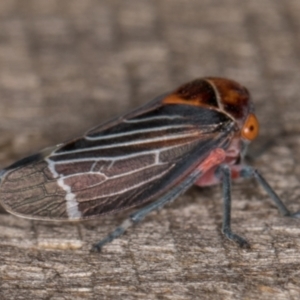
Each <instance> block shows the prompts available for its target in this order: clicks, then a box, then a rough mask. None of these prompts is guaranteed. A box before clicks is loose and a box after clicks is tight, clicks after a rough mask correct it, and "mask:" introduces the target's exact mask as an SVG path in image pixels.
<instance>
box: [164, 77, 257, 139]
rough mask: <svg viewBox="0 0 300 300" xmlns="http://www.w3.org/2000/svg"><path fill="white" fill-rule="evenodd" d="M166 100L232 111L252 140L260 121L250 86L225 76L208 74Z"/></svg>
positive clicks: (244, 137) (227, 111) (224, 111)
mask: <svg viewBox="0 0 300 300" xmlns="http://www.w3.org/2000/svg"><path fill="white" fill-rule="evenodd" d="M163 103H165V104H186V105H194V106H204V107H207V108H208V109H217V110H219V111H222V112H223V113H225V114H227V115H229V116H230V117H231V118H232V119H233V120H234V121H235V122H236V123H237V124H238V126H239V129H240V134H241V137H242V138H243V139H245V140H248V141H252V140H254V139H255V138H256V137H257V135H258V130H259V124H258V120H257V118H256V116H255V114H254V107H253V103H252V101H251V98H250V94H249V92H248V90H247V89H246V88H245V87H243V86H242V85H240V84H239V83H237V82H235V81H233V80H230V79H225V78H216V77H207V78H202V79H196V80H194V81H191V82H188V83H186V84H184V85H182V86H180V87H179V88H178V89H177V90H175V91H174V92H173V93H171V94H169V95H168V96H166V98H165V99H164V100H163Z"/></svg>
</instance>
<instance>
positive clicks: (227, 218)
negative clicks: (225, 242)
mask: <svg viewBox="0 0 300 300" xmlns="http://www.w3.org/2000/svg"><path fill="white" fill-rule="evenodd" d="M218 171H219V172H221V174H220V175H221V180H222V184H223V191H222V192H223V225H222V232H223V234H224V235H225V236H226V237H227V238H228V239H229V240H231V241H234V242H236V243H237V244H238V245H239V246H240V247H242V248H249V247H250V245H249V243H248V242H247V241H246V240H245V239H244V238H242V237H240V236H239V235H237V234H235V233H233V232H232V230H231V170H230V168H229V166H228V165H222V166H220V167H219V169H218Z"/></svg>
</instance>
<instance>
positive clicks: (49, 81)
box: [0, 0, 300, 300]
mask: <svg viewBox="0 0 300 300" xmlns="http://www.w3.org/2000/svg"><path fill="white" fill-rule="evenodd" d="M0 28H1V30H0V165H1V167H4V166H6V165H8V164H10V163H12V162H13V161H15V160H16V159H19V158H22V157H24V156H26V155H28V154H31V153H34V152H36V151H38V150H40V149H42V148H43V147H46V146H50V145H53V144H55V143H59V142H61V141H64V140H66V139H68V138H71V137H73V136H76V135H78V134H81V133H83V132H84V131H85V130H87V129H88V128H89V127H90V126H93V125H96V124H98V123H101V122H102V121H104V120H107V119H108V118H110V117H112V116H115V115H116V114H119V113H122V112H125V111H127V110H129V109H131V108H133V107H135V106H136V105H137V104H141V103H144V102H146V101H148V100H150V99H151V98H153V97H154V96H157V95H159V94H161V93H163V92H165V91H168V90H169V89H170V88H173V87H176V86H177V85H178V84H180V83H183V82H186V81H189V80H191V79H193V78H195V77H201V76H206V75H215V76H224V77H229V78H232V79H236V80H238V81H240V82H241V83H243V84H244V85H246V86H247V87H248V88H249V90H250V91H251V93H252V95H253V99H254V102H255V104H256V111H257V115H258V118H259V119H260V123H261V133H260V138H259V139H258V140H257V141H256V142H255V145H254V148H252V150H253V151H254V152H257V151H259V150H260V149H262V148H264V145H265V143H266V142H268V141H271V142H272V144H271V146H270V147H268V148H267V149H266V151H264V152H263V153H262V155H261V156H259V157H258V158H257V159H256V160H255V162H254V163H253V164H254V165H255V166H256V167H257V168H259V169H260V170H261V172H262V173H263V174H264V175H265V177H266V178H267V179H268V180H269V182H270V184H271V185H272V186H273V187H274V188H275V189H276V191H277V192H278V194H279V195H280V196H281V197H282V198H283V199H284V201H285V203H286V204H287V205H288V207H289V208H291V209H292V210H294V211H296V210H297V209H300V201H299V195H300V187H299V179H300V164H299V160H300V126H299V124H300V123H299V111H300V84H299V82H300V68H299V66H300V1H299V0H287V1H274V0H261V1H243V5H242V6H241V1H239V0H227V1H225V0H224V1H219V0H218V1H217V0H214V1H212V0H204V1H199V0H189V1H183V0H172V1H171V0H157V1H154V0H152V1H146V0H127V1H122V0H113V1H104V0H101V1H99V0H98V1H96V0H72V1H65V0H47V1H40V0H31V1H29V0H15V1H5V0H1V1H0ZM127 215H128V213H126V212H125V213H124V214H121V215H117V216H111V217H110V216H107V217H105V218H104V217H102V218H100V219H99V220H97V221H93V222H85V223H78V224H68V223H65V224H53V223H43V222H37V221H35V222H34V221H31V220H24V219H20V218H17V217H15V216H11V215H8V214H5V213H4V212H3V213H1V215H0V299H51V300H52V299H172V300H178V299H182V300H185V299H299V298H300V220H299V221H295V220H290V219H286V218H283V217H281V216H279V213H278V212H277V210H276V209H275V208H274V206H273V205H272V204H271V203H270V201H269V200H268V197H267V196H266V194H265V193H264V192H263V191H262V190H261V189H260V188H259V187H258V186H257V185H256V184H255V183H254V182H252V181H251V180H250V181H244V182H242V183H237V184H235V185H234V187H233V212H232V226H233V229H234V230H236V232H238V233H239V234H240V235H242V236H244V237H246V238H247V239H248V240H249V242H250V243H251V246H252V248H251V249H250V250H243V249H239V248H238V247H237V246H236V245H234V244H232V243H231V242H229V241H227V240H225V239H224V238H223V237H222V235H221V233H220V227H221V216H222V205H221V192H220V188H219V187H213V188H206V189H198V188H193V189H191V190H190V191H189V192H188V193H187V194H185V195H184V196H182V197H181V198H180V199H178V200H177V201H176V202H174V203H173V204H172V205H170V206H168V207H167V208H165V209H163V210H162V211H160V212H158V213H152V214H151V215H150V216H149V217H147V218H146V220H145V221H144V222H143V223H141V224H140V225H139V226H137V227H135V228H132V229H131V230H129V231H128V233H127V234H126V235H124V236H123V237H122V238H120V239H118V240H116V241H114V242H113V243H112V244H110V245H108V246H107V247H105V248H104V249H103V252H102V253H101V254H90V253H89V247H90V245H91V243H93V242H95V241H97V240H99V239H101V238H102V237H104V236H105V235H106V233H108V232H109V231H110V230H112V229H114V227H115V226H117V225H118V224H119V223H120V222H121V221H122V220H123V219H124V218H125V217H126V216H127Z"/></svg>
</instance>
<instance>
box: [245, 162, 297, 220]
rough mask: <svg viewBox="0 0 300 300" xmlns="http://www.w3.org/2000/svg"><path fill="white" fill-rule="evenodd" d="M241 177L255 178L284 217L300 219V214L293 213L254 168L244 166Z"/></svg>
mask: <svg viewBox="0 0 300 300" xmlns="http://www.w3.org/2000/svg"><path fill="white" fill-rule="evenodd" d="M240 176H241V177H243V178H249V177H254V178H255V179H256V180H257V182H258V183H259V184H260V185H261V186H262V187H263V189H264V190H265V191H266V192H267V194H268V195H269V197H270V198H271V200H272V201H273V203H274V204H275V205H276V207H277V208H278V210H279V211H280V213H281V214H282V215H283V216H286V217H293V218H300V212H296V213H291V212H290V211H289V210H288V209H287V207H286V206H285V205H284V203H283V202H282V201H281V199H280V198H279V197H278V195H277V194H276V193H275V191H274V190H273V189H272V188H271V186H270V185H269V184H268V182H267V181H266V180H265V178H264V177H263V176H262V175H261V174H260V173H259V172H258V171H257V170H256V169H254V168H252V167H250V166H243V167H242V169H241V170H240Z"/></svg>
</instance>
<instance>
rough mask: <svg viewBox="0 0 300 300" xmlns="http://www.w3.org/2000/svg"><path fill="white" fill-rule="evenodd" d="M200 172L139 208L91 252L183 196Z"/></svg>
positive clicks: (94, 246) (197, 171) (99, 248)
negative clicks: (151, 213)
mask: <svg viewBox="0 0 300 300" xmlns="http://www.w3.org/2000/svg"><path fill="white" fill-rule="evenodd" d="M201 174H202V172H201V170H199V169H196V170H195V171H194V172H193V173H191V174H190V175H189V176H188V177H187V178H186V179H185V180H184V181H183V182H181V183H180V184H179V185H177V186H176V187H174V188H173V189H172V190H171V191H170V192H168V193H167V194H165V195H164V196H163V197H161V198H160V199H158V200H157V201H155V202H153V203H150V204H149V205H147V206H145V207H143V208H141V209H140V210H138V211H137V212H135V213H133V214H132V215H131V216H130V217H129V218H128V219H126V220H125V221H124V222H123V223H122V224H121V225H120V226H119V227H117V228H116V229H115V230H114V231H113V232H112V233H110V234H109V235H108V236H107V237H105V238H104V239H103V240H101V241H100V242H98V243H96V244H95V245H93V247H92V249H91V251H93V252H97V251H101V248H102V247H103V246H104V245H105V244H107V243H109V242H111V241H112V240H114V239H115V238H117V237H119V236H120V235H122V234H123V233H124V232H125V231H126V230H127V229H128V228H129V227H130V226H132V225H134V224H136V223H138V222H140V221H142V220H143V219H144V218H145V217H146V216H147V215H148V214H149V213H150V212H152V211H154V210H158V209H160V208H162V207H163V206H164V205H166V204H167V203H170V202H172V201H173V200H175V199H176V198H177V197H179V196H180V195H181V194H183V193H184V192H185V191H186V190H187V189H188V188H189V187H191V186H192V185H193V184H194V183H195V182H196V181H197V180H198V178H199V176H201Z"/></svg>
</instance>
